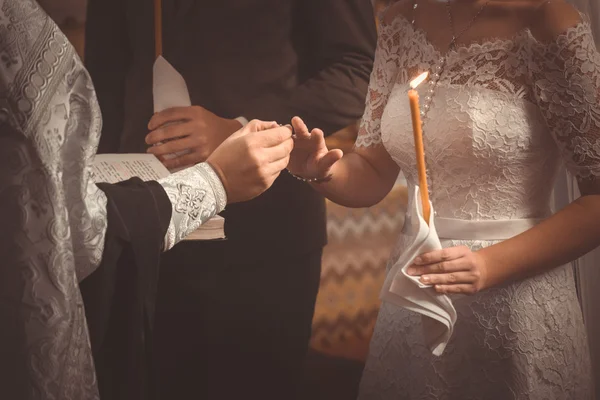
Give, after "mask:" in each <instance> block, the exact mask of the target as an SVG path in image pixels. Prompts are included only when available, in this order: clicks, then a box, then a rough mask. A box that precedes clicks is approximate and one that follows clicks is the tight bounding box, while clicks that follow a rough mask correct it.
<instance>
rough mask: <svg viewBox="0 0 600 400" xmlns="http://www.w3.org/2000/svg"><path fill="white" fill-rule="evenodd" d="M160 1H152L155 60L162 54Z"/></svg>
mask: <svg viewBox="0 0 600 400" xmlns="http://www.w3.org/2000/svg"><path fill="white" fill-rule="evenodd" d="M162 30H163V29H162V0H154V52H155V56H156V58H158V57H160V56H162V53H163V34H162Z"/></svg>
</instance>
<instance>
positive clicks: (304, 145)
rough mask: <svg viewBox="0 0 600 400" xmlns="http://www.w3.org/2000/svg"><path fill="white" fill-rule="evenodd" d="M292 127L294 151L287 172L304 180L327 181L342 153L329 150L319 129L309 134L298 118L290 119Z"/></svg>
mask: <svg viewBox="0 0 600 400" xmlns="http://www.w3.org/2000/svg"><path fill="white" fill-rule="evenodd" d="M292 126H293V127H294V134H295V137H294V150H293V151H292V155H291V157H290V163H289V165H288V170H289V171H290V172H291V173H292V174H294V175H296V176H299V177H302V178H305V179H327V178H329V177H330V176H331V175H332V174H331V169H332V167H333V165H334V164H335V163H336V162H338V161H339V160H340V159H341V158H342V156H343V155H344V153H343V152H342V151H341V150H329V149H327V145H326V144H325V136H324V135H323V131H322V130H320V129H313V130H312V132H309V130H308V128H307V126H306V124H305V123H304V121H302V119H300V118H299V117H294V118H293V119H292Z"/></svg>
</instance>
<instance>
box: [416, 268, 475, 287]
mask: <svg viewBox="0 0 600 400" xmlns="http://www.w3.org/2000/svg"><path fill="white" fill-rule="evenodd" d="M478 279H479V277H478V276H477V274H476V273H475V272H474V271H461V272H453V273H450V274H433V275H423V276H422V277H421V282H423V283H424V284H425V285H459V284H465V283H466V284H473V283H475V282H477V280H478Z"/></svg>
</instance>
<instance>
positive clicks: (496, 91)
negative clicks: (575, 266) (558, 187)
mask: <svg viewBox="0 0 600 400" xmlns="http://www.w3.org/2000/svg"><path fill="white" fill-rule="evenodd" d="M423 71H431V72H432V75H431V79H430V81H429V82H428V83H427V84H423V85H421V87H419V92H420V94H421V99H422V101H421V108H422V115H423V124H424V125H423V131H424V143H425V155H426V159H427V163H428V166H429V171H428V178H429V182H428V184H429V190H430V193H431V199H432V203H433V205H434V207H435V209H436V212H437V214H436V218H451V219H454V220H457V219H458V220H462V221H459V222H460V223H461V225H462V226H465V227H466V228H467V230H466V231H465V232H462V233H461V234H460V235H459V236H454V237H448V236H442V234H441V233H440V232H438V233H440V237H444V238H447V240H446V239H445V240H443V241H442V244H443V247H444V250H442V251H437V252H431V253H428V254H424V255H422V256H421V257H417V259H416V260H415V261H413V265H412V267H411V271H410V273H411V274H413V275H415V276H417V277H420V280H421V282H423V283H424V284H431V285H433V286H434V288H435V290H436V291H437V292H439V293H444V294H448V295H450V296H451V299H452V300H453V302H454V306H455V308H456V311H457V314H458V320H457V323H456V326H455V329H454V334H453V336H452V338H451V339H450V342H449V343H448V346H447V347H446V350H445V352H444V353H443V354H442V355H441V356H440V357H436V356H433V355H432V354H431V351H430V350H429V349H428V348H427V347H426V345H425V343H424V342H423V339H422V325H421V324H422V322H421V317H420V316H419V315H418V314H415V313H412V312H410V311H408V310H405V309H402V308H398V307H396V306H393V305H390V304H384V305H383V307H382V309H381V311H380V315H379V318H378V322H377V325H376V328H375V333H374V337H373V340H372V343H371V348H370V355H369V357H368V360H367V364H366V368H365V371H364V375H363V379H362V383H361V388H360V398H361V399H365V400H373V399H386V400H388V399H389V400H391V399H411V400H417V399H455V400H468V399H482V400H484V399H485V400H490V399H498V400H507V399H573V400H584V399H589V398H592V381H591V371H590V370H591V367H590V360H589V353H588V346H587V338H586V335H585V330H584V326H583V321H582V315H581V310H580V308H579V304H578V301H577V295H576V291H575V285H574V280H573V272H572V269H571V267H570V266H569V265H568V264H569V262H571V261H572V260H574V259H576V258H578V257H579V256H581V255H583V254H585V253H586V252H588V251H590V250H592V249H593V248H595V247H596V246H598V245H599V244H600V224H598V221H599V220H600V55H599V54H598V53H597V52H596V49H595V46H594V42H593V38H592V35H591V31H590V26H589V23H588V22H587V21H586V20H585V18H584V17H582V15H581V14H580V13H579V12H577V11H576V10H575V9H574V8H572V7H571V6H570V5H568V4H567V3H565V2H564V1H563V0H552V1H550V2H548V1H545V2H542V1H540V2H537V3H536V2H535V1H534V0H532V1H527V0H523V1H513V2H511V1H504V0H499V1H492V2H489V1H488V2H486V1H481V0H478V1H476V0H472V1H471V0H454V1H452V0H448V1H447V2H444V1H443V0H442V1H436V0H401V1H398V2H396V3H395V4H394V5H393V6H391V7H390V8H388V9H387V10H385V11H384V13H383V15H382V19H381V26H380V37H379V44H378V51H377V55H376V61H375V66H374V70H373V73H372V76H371V84H370V90H369V93H368V98H367V106H366V111H365V114H364V117H363V121H362V126H361V129H360V134H359V137H358V139H357V142H356V147H355V150H354V152H352V153H351V154H348V155H345V156H343V157H342V154H341V152H340V151H339V150H332V151H329V150H328V149H327V148H326V146H325V143H324V140H323V132H322V131H320V130H319V129H314V130H312V132H309V130H308V129H307V127H306V126H305V125H304V123H303V122H302V121H301V120H300V119H299V118H295V119H294V121H293V124H294V127H295V131H296V148H295V150H294V152H293V155H292V161H291V163H290V165H289V171H290V172H291V173H292V174H293V175H296V176H297V177H299V178H300V179H304V180H306V181H308V182H310V183H311V184H312V185H313V187H314V188H315V189H316V190H318V191H319V192H321V193H323V194H324V195H326V196H327V197H328V198H330V199H331V200H333V201H335V202H337V203H339V204H343V205H346V206H349V207H368V206H371V205H374V204H376V203H377V202H379V201H380V200H381V199H382V198H383V197H384V196H385V195H386V194H387V193H388V192H389V191H390V189H391V188H392V186H393V185H394V183H395V181H396V178H397V175H398V174H399V171H400V170H402V171H403V173H404V174H405V176H406V178H407V181H408V185H409V186H410V187H411V188H414V186H415V184H416V182H417V172H416V168H415V154H414V144H413V137H412V128H411V118H410V110H409V106H408V100H407V90H408V83H409V81H410V80H412V79H413V78H414V77H416V76H417V75H419V74H420V73H422V72H423ZM561 162H563V163H564V164H565V165H566V167H567V168H568V169H569V171H570V172H571V173H572V174H573V175H574V176H576V177H577V179H578V182H579V186H580V190H581V192H582V193H583V196H582V197H581V198H580V199H578V200H577V201H575V202H573V203H572V204H570V205H569V206H567V207H566V208H565V209H563V210H562V211H560V212H558V213H556V214H554V215H551V212H550V197H551V192H552V188H553V182H554V180H555V177H556V174H557V171H558V168H559V166H560V163H561ZM409 192H411V190H409ZM413 197H414V196H413ZM411 201H414V198H412V199H411ZM485 220H500V221H504V222H503V224H504V225H506V223H507V222H508V227H509V231H510V235H509V237H510V238H509V239H507V240H504V241H498V240H491V239H492V238H490V237H486V234H485V233H484V232H482V231H481V230H478V226H481V225H478V224H480V223H481V222H484V221H485ZM484 223H485V222H484ZM453 230H454V231H456V229H453ZM403 246H404V245H403V243H402V241H401V240H400V241H399V244H398V246H397V248H396V250H395V252H394V255H393V256H392V260H391V261H390V266H391V265H393V263H394V262H395V261H396V260H397V259H398V257H399V255H400V254H401V253H402V251H403V250H404V247H403Z"/></svg>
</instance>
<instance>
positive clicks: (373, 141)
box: [355, 25, 398, 147]
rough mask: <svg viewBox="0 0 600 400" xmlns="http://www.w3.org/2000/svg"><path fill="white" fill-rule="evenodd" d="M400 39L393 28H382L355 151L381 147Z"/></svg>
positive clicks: (383, 26) (386, 26)
mask: <svg viewBox="0 0 600 400" xmlns="http://www.w3.org/2000/svg"><path fill="white" fill-rule="evenodd" d="M397 48H398V37H397V35H394V32H393V31H392V27H391V26H389V25H382V26H381V28H380V31H379V38H378V41H377V51H376V52H375V61H374V64H373V71H372V72H371V80H370V82H369V90H368V92H367V100H366V104H365V112H364V114H363V117H362V120H361V123H360V128H359V130H358V137H357V139H356V143H355V147H369V146H374V145H378V144H380V143H381V116H382V115H383V110H384V109H385V106H386V104H387V100H388V98H389V95H390V91H391V89H392V80H393V78H394V76H395V75H394V74H395V73H396V71H397V70H398V61H397V59H398V54H397V51H395V50H396V49H397Z"/></svg>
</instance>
